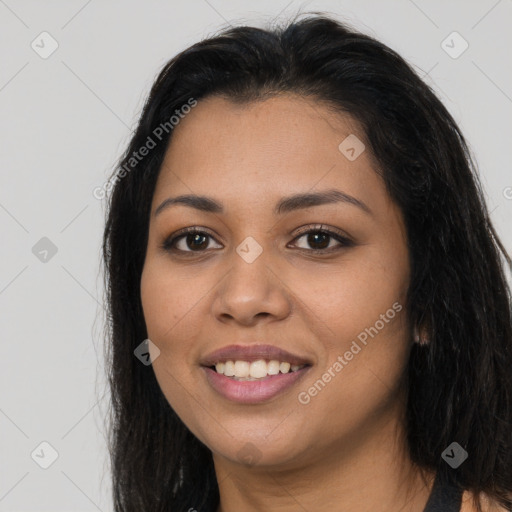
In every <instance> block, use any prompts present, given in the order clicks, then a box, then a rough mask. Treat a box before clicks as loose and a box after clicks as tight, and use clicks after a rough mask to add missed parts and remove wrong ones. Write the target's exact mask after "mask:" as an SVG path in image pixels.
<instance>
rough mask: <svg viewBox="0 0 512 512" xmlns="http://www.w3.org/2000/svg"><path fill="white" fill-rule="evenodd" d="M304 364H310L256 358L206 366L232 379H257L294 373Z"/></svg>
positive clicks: (304, 365) (303, 366)
mask: <svg viewBox="0 0 512 512" xmlns="http://www.w3.org/2000/svg"><path fill="white" fill-rule="evenodd" d="M306 366H310V365H308V364H300V365H299V364H290V363H289V362H287V361H279V360H277V359H271V360H265V359H258V360H256V361H252V362H250V361H243V360H228V361H220V362H218V363H216V364H215V365H212V366H209V367H208V368H210V369H211V370H213V371H215V372H216V373H218V374H220V375H224V377H229V378H231V379H232V380H236V381H258V380H266V379H267V378H269V377H273V376H276V375H280V374H287V373H294V372H297V371H299V370H302V369H303V368H305V367H306Z"/></svg>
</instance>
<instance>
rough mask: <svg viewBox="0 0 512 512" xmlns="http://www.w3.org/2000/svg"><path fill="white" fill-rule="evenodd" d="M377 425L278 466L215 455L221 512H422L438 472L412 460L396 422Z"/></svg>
mask: <svg viewBox="0 0 512 512" xmlns="http://www.w3.org/2000/svg"><path fill="white" fill-rule="evenodd" d="M395 418H396V416H395ZM374 427H375V428H372V432H371V433H368V432H363V433H362V434H361V433H357V434H354V435H353V436H352V439H346V438H345V439H343V441H339V442H338V444H334V445H333V444H330V445H328V446H322V448H317V447H313V448H312V449H311V453H310V454H309V455H308V456H305V457H303V458H302V460H300V461H298V460H293V461H289V462H288V463H287V464H285V465H283V464H280V465H279V467H277V465H276V466H270V465H266V466H264V467H262V466H258V465H255V466H253V467H247V466H242V465H240V464H239V463H235V462H233V461H231V460H228V459H226V458H222V457H220V456H218V455H214V464H215V471H216V474H217V482H218V485H219V493H220V505H219V508H218V510H217V512H235V511H236V512H257V511H261V510H279V511H280V512H292V511H293V512H296V511H297V510H322V509H324V507H325V510H328V509H330V510H336V511H337V512H349V511H350V512H353V511H354V510H379V511H383V512H388V511H389V512H398V511H401V512H422V511H423V509H424V507H425V504H426V502H427V500H428V496H429V494H430V492H431V489H432V485H433V481H434V475H433V474H427V473H425V472H422V471H420V469H419V468H418V467H417V466H415V465H414V464H413V463H412V462H411V460H410V458H409V456H408V451H407V448H406V443H405V438H404V435H403V432H402V431H400V430H399V423H398V422H397V421H396V420H393V419H389V418H388V420H387V422H384V423H383V424H379V425H375V426H374ZM327 507H328V508H327Z"/></svg>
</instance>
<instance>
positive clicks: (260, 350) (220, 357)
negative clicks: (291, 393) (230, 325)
mask: <svg viewBox="0 0 512 512" xmlns="http://www.w3.org/2000/svg"><path fill="white" fill-rule="evenodd" d="M258 359H266V360H268V361H271V360H277V361H281V362H283V361H285V362H288V363H290V364H296V365H303V364H306V365H310V364H311V362H310V361H309V360H308V359H306V358H304V357H301V356H299V355H297V354H292V353H291V352H288V351H287V350H284V349H282V348H279V347H275V346H274V345H228V346H226V347H223V348H220V349H218V350H215V351H213V352H210V353H209V354H208V355H206V356H205V357H204V358H202V359H201V361H200V364H201V366H214V365H215V364H217V363H220V362H226V361H248V362H251V361H257V360H258Z"/></svg>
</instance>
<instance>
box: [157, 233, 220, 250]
mask: <svg viewBox="0 0 512 512" xmlns="http://www.w3.org/2000/svg"><path fill="white" fill-rule="evenodd" d="M180 233H181V234H180ZM210 239H212V240H213V237H212V235H210V234H209V233H207V232H205V231H200V230H199V229H196V228H187V229H185V230H182V231H181V232H178V234H177V235H171V236H170V237H169V238H168V239H167V240H165V242H164V243H163V245H162V248H163V249H164V250H166V251H171V252H184V253H186V252H188V253H190V252H204V251H205V250H206V249H208V246H209V242H210Z"/></svg>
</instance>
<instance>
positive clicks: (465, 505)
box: [460, 491, 509, 512]
mask: <svg viewBox="0 0 512 512" xmlns="http://www.w3.org/2000/svg"><path fill="white" fill-rule="evenodd" d="M480 501H481V504H482V512H509V511H508V510H507V509H506V508H504V507H502V506H500V505H499V504H498V503H497V502H496V501H494V500H491V499H490V498H489V497H488V496H487V495H486V494H482V495H481V496H480ZM460 512H477V508H476V505H475V495H474V493H472V492H470V491H464V494H463V495H462V505H461V507H460Z"/></svg>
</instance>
